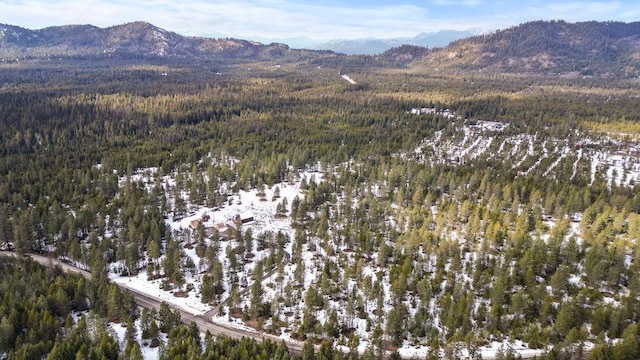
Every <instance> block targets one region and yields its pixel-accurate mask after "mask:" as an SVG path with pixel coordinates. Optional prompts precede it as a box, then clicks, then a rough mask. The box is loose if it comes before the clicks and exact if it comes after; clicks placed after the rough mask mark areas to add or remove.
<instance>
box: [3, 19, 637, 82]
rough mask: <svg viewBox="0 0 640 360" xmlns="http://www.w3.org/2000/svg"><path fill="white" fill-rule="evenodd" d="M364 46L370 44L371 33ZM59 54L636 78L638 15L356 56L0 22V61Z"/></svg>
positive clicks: (122, 28)
mask: <svg viewBox="0 0 640 360" xmlns="http://www.w3.org/2000/svg"><path fill="white" fill-rule="evenodd" d="M420 36H423V35H419V36H418V37H420ZM423 37H424V36H423ZM370 45H371V46H373V45H376V40H372V43H371V44H370ZM378 45H380V44H378ZM58 57H64V58H77V57H85V58H114V57H117V58H134V59H145V58H161V59H186V60H219V61H226V62H228V63H237V62H245V61H272V62H278V63H281V62H284V63H286V62H291V63H296V62H298V63H300V62H304V61H310V62H311V63H312V64H316V65H325V64H334V65H335V66H339V67H343V66H345V65H347V66H348V67H349V68H357V67H358V66H361V67H362V66H378V67H389V66H392V67H412V68H414V69H417V70H420V69H423V70H424V71H442V70H455V71H491V72H508V73H541V74H552V75H557V74H564V75H572V76H593V75H597V76H617V77H637V76H639V75H640V22H633V23H622V22H595V21H590V22H578V23H568V22H565V21H533V22H528V23H524V24H520V25H517V26H514V27H511V28H507V29H504V30H499V31H496V32H493V33H489V34H483V35H477V36H471V37H467V38H463V39H459V40H456V41H453V42H452V43H450V44H449V45H448V46H446V47H441V48H425V47H421V46H416V45H411V44H403V45H399V46H397V47H393V48H391V49H388V50H386V51H385V52H383V53H381V54H379V55H358V56H349V55H344V54H340V53H335V52H333V51H328V50H307V49H292V48H290V47H289V46H287V45H285V44H282V43H271V44H262V43H259V42H256V41H250V40H242V39H233V38H218V39H214V38H205V37H195V36H183V35H180V34H177V33H175V32H171V31H168V30H164V29H161V28H159V27H157V26H155V25H152V24H150V23H148V22H144V21H138V22H133V23H127V24H122V25H115V26H111V27H107V28H99V27H95V26H93V25H66V26H56V27H48V28H44V29H40V30H28V29H24V28H21V27H18V26H14V25H4V24H0V60H1V61H2V62H8V61H15V59H36V60H37V59H52V58H58ZM329 58H330V59H329ZM327 59H329V61H327Z"/></svg>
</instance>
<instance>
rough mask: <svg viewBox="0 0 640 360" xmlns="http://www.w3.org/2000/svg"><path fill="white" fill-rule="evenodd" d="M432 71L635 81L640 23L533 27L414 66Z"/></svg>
mask: <svg viewBox="0 0 640 360" xmlns="http://www.w3.org/2000/svg"><path fill="white" fill-rule="evenodd" d="M417 65H419V66H425V67H428V68H430V69H433V68H439V69H440V70H442V69H447V68H450V69H466V70H490V71H493V72H501V71H503V72H515V73H547V74H558V73H561V74H572V73H573V74H575V75H582V76H589V75H608V76H611V75H619V76H625V77H635V76H638V74H639V71H640V23H638V22H635V23H628V24H627V23H620V22H583V23H574V24H572V23H567V22H564V21H552V22H547V21H536V22H529V23H526V24H522V25H519V26H516V27H512V28H509V29H505V30H501V31H498V32H496V33H493V34H488V35H481V36H475V37H470V38H467V39H462V40H458V41H455V42H453V43H452V44H451V45H450V46H448V47H446V48H443V49H440V50H439V51H436V52H433V53H432V54H431V55H430V56H428V57H425V58H423V59H422V60H420V61H419V62H418V64H417Z"/></svg>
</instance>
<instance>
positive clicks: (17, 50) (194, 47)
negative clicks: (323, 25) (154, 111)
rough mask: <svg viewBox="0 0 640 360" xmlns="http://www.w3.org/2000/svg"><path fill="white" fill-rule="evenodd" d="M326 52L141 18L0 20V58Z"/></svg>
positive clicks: (281, 56) (281, 57) (279, 56)
mask: <svg viewBox="0 0 640 360" xmlns="http://www.w3.org/2000/svg"><path fill="white" fill-rule="evenodd" d="M322 54H327V52H320V51H307V50H293V49H289V47H288V46H286V45H284V44H275V43H274V44H269V45H264V44H260V43H257V42H252V41H247V40H238V39H212V38H202V37H186V36H182V35H180V34H177V33H174V32H171V31H167V30H164V29H161V28H159V27H156V26H154V25H152V24H149V23H147V22H133V23H128V24H124V25H117V26H112V27H108V28H98V27H95V26H91V25H67V26H55V27H48V28H44V29H39V30H29V29H24V28H21V27H17V26H12V25H4V24H0V61H2V62H13V61H16V59H17V60H18V61H19V60H21V59H52V58H60V57H64V58H68V57H74V58H78V57H84V58H87V57H89V58H92V57H99V58H104V57H109V58H178V59H186V60H201V59H222V60H225V59H233V60H235V61H240V60H242V59H251V60H260V59H267V60H278V61H287V60H291V59H293V60H295V61H300V60H303V59H307V58H309V57H311V58H316V57H318V56H319V55H322Z"/></svg>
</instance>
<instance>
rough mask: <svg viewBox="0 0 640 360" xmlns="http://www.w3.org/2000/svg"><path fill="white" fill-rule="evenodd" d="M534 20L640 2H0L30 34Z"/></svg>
mask: <svg viewBox="0 0 640 360" xmlns="http://www.w3.org/2000/svg"><path fill="white" fill-rule="evenodd" d="M533 20H566V21H569V22H577V21H589V20H597V21H610V20H612V21H624V22H632V21H640V2H639V1H637V0H620V1H575V0H574V1H572V0H569V1H562V0H531V1H512V0H495V1H485V0H342V1H341V0H293V1H292V0H0V23H4V24H9V25H17V26H20V27H25V28H28V29H41V28H44V27H48V26H58V25H68V24H91V25H95V26H99V27H108V26H112V25H119V24H124V23H128V22H132V21H147V22H149V23H151V24H153V25H156V26H158V27H161V28H163V29H166V30H170V31H174V32H177V33H179V34H182V35H192V36H205V37H234V38H243V39H270V40H274V41H277V40H282V39H290V38H299V37H306V38H310V39H313V40H318V41H326V40H332V39H362V38H381V39H386V38H399V37H413V36H415V35H417V34H419V33H423V32H424V33H433V32H437V31H440V30H472V31H476V32H478V33H480V32H487V31H494V30H499V29H504V28H508V27H511V26H515V25H518V24H520V23H523V22H527V21H533Z"/></svg>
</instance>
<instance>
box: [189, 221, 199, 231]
mask: <svg viewBox="0 0 640 360" xmlns="http://www.w3.org/2000/svg"><path fill="white" fill-rule="evenodd" d="M198 225H200V220H191V222H190V223H189V227H190V228H191V229H193V230H195V229H197V228H198Z"/></svg>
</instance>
